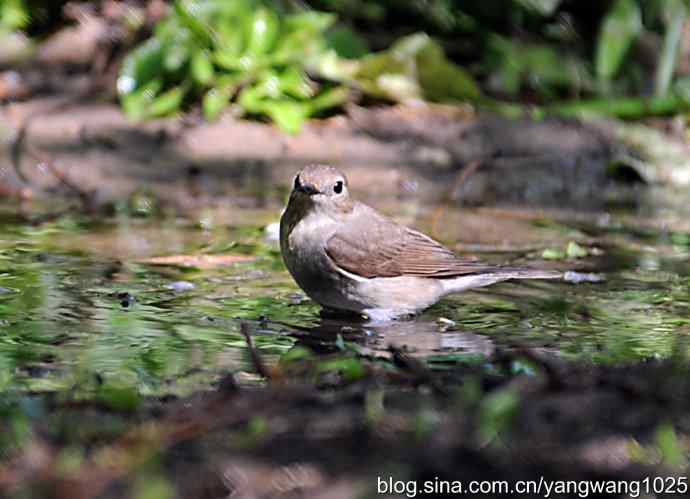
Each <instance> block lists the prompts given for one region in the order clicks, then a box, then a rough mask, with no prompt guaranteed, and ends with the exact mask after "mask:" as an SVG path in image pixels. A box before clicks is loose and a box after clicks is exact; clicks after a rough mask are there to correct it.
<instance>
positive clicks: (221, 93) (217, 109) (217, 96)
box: [201, 87, 233, 121]
mask: <svg viewBox="0 0 690 499" xmlns="http://www.w3.org/2000/svg"><path fill="white" fill-rule="evenodd" d="M232 94H233V90H232V88H231V87H222V88H219V87H214V88H212V89H210V90H209V91H208V92H206V94H205V95H204V99H203V101H202V104H201V107H202V109H203V111H204V116H205V117H206V119H207V120H209V121H212V120H215V119H216V118H217V117H218V115H219V114H220V113H221V111H222V110H223V109H225V106H227V105H228V102H230V98H231V97H232Z"/></svg>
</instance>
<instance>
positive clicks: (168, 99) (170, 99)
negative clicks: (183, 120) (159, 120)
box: [146, 85, 187, 117]
mask: <svg viewBox="0 0 690 499" xmlns="http://www.w3.org/2000/svg"><path fill="white" fill-rule="evenodd" d="M186 93H187V87H186V86H183V85H180V86H177V87H173V88H171V89H170V90H168V91H167V92H165V93H163V94H161V95H159V96H158V97H156V98H155V99H154V100H153V101H152V102H151V104H150V105H149V107H148V109H147V113H146V116H147V117H158V116H165V115H167V114H172V113H174V112H176V111H179V110H180V107H181V106H182V101H183V100H184V96H185V94H186Z"/></svg>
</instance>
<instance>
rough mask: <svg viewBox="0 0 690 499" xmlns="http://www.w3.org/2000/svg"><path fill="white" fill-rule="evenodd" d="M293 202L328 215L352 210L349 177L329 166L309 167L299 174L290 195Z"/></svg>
mask: <svg viewBox="0 0 690 499" xmlns="http://www.w3.org/2000/svg"><path fill="white" fill-rule="evenodd" d="M293 202H294V203H299V204H300V205H303V206H304V207H305V208H306V207H309V208H313V209H317V210H319V211H324V212H327V213H338V212H341V213H347V212H349V211H351V210H352V199H351V198H350V191H349V190H348V184H347V177H345V175H344V174H343V173H342V172H341V171H339V170H338V169H337V168H334V167H332V166H328V165H309V166H307V167H306V168H304V169H303V170H301V171H300V172H299V173H297V175H296V176H295V180H294V183H293V186H292V193H291V194H290V203H293Z"/></svg>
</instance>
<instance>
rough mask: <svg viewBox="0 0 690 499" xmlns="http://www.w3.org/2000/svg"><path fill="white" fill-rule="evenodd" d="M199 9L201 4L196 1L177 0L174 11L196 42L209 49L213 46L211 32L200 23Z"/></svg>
mask: <svg viewBox="0 0 690 499" xmlns="http://www.w3.org/2000/svg"><path fill="white" fill-rule="evenodd" d="M200 7H201V2H198V1H194V0H177V1H176V2H175V7H174V9H175V14H177V17H178V19H179V20H180V22H181V23H182V25H183V26H184V27H185V28H187V29H188V30H189V31H191V32H192V34H193V35H194V37H195V38H196V39H197V41H198V42H199V43H201V44H202V45H203V46H205V47H210V46H211V45H212V44H213V37H212V36H211V33H213V30H212V29H211V28H210V27H209V26H207V25H205V24H204V23H203V22H201V21H200V18H201V16H199V15H198V11H199V9H200Z"/></svg>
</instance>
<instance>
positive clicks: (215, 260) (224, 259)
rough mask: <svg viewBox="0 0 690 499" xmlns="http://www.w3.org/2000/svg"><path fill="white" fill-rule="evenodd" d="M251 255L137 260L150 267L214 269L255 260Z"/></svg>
mask: <svg viewBox="0 0 690 499" xmlns="http://www.w3.org/2000/svg"><path fill="white" fill-rule="evenodd" d="M254 258H255V257H253V256H250V255H168V256H154V257H151V258H144V259H142V260H137V262H138V263H145V264H149V265H172V266H175V267H196V268H198V269H212V268H216V267H223V266H225V265H232V264H233V263H238V262H247V261H250V260H254Z"/></svg>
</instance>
